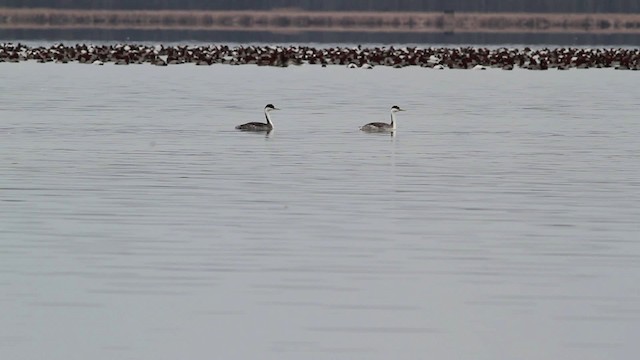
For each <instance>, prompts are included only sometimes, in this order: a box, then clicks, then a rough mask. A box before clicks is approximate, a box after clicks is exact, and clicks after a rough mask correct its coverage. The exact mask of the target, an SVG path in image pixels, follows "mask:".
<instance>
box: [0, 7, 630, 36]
mask: <svg viewBox="0 0 640 360" xmlns="http://www.w3.org/2000/svg"><path fill="white" fill-rule="evenodd" d="M0 29H137V30H139V29H145V30H154V29H158V30H220V31H223V30H224V31H229V30H232V31H268V32H304V31H307V32H313V31H316V32H346V31H351V32H408V33H421V32H422V33H436V32H444V33H467V32H478V33H593V34H640V14H550V13H458V12H456V13H454V12H446V13H442V12H318V11H299V10H288V9H282V10H274V11H171V10H136V11H128V10H58V9H21V8H0Z"/></svg>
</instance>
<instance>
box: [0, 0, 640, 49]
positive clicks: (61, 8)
mask: <svg viewBox="0 0 640 360" xmlns="http://www.w3.org/2000/svg"><path fill="white" fill-rule="evenodd" d="M639 35H640V2H639V1H637V0H609V1H596V0H511V1H503V0H481V1H476V0H450V1H449V0H447V1H445V0H387V1H352V2H345V1H341V0H322V1H319V0H219V1H206V0H186V1H185V0H139V1H128V0H98V1H91V0H4V1H2V5H0V39H2V40H4V41H17V40H45V41H65V40H85V41H87V40H90V41H154V42H185V41H207V42H210V41H213V42H231V43H251V42H269V43H278V42H280V43H291V42H294V43H309V42H314V43H418V44H420V43H422V44H425V43H430V44H549V45H628V46H633V45H638V44H640V36H639Z"/></svg>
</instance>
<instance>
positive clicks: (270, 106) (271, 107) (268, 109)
mask: <svg viewBox="0 0 640 360" xmlns="http://www.w3.org/2000/svg"><path fill="white" fill-rule="evenodd" d="M272 110H280V109H279V108H277V107H275V106H273V104H267V106H265V107H264V111H266V112H269V111H272Z"/></svg>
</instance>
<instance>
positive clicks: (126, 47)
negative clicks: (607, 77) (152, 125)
mask: <svg viewBox="0 0 640 360" xmlns="http://www.w3.org/2000/svg"><path fill="white" fill-rule="evenodd" d="M21 61H37V62H40V63H46V62H55V63H71V62H75V63H82V64H95V65H103V64H108V63H112V64H115V65H132V64H151V65H158V66H167V65H174V64H188V63H190V64H195V65H203V66H210V65H216V64H229V65H245V64H254V65H258V66H277V67H287V66H295V65H303V64H309V65H320V66H328V65H343V66H347V67H349V68H363V69H371V68H373V67H375V66H391V67H395V68H401V67H407V66H420V67H426V68H434V69H476V70H484V69H487V68H497V69H503V70H512V69H514V68H521V69H529V70H550V69H557V70H567V69H572V68H578V69H587V68H614V69H618V70H640V49H632V48H570V47H569V48H565V47H562V48H553V49H549V48H534V49H532V48H529V47H525V48H521V49H518V48H505V47H497V48H482V47H456V48H453V47H426V48H419V47H394V46H389V47H382V46H377V47H363V46H354V47H328V48H316V47H311V46H269V45H263V46H234V47H231V46H226V45H210V46H196V45H184V46H182V45H177V46H164V45H140V44H117V45H91V44H88V45H87V44H76V45H64V44H56V45H52V46H48V47H44V46H36V47H31V46H27V45H25V44H20V43H17V44H13V43H4V44H0V62H21Z"/></svg>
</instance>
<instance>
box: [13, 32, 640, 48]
mask: <svg viewBox="0 0 640 360" xmlns="http://www.w3.org/2000/svg"><path fill="white" fill-rule="evenodd" d="M0 39H4V40H3V41H5V42H6V41H12V42H17V41H23V42H24V41H40V40H45V41H56V42H59V41H64V42H86V41H87V39H93V41H106V42H113V41H120V42H148V41H153V42H160V43H167V42H181V43H184V42H185V41H197V42H206V43H256V42H258V43H281V44H291V43H320V44H381V43H382V44H394V45H397V44H421V45H423V46H425V44H426V45H427V46H428V45H432V46H434V45H442V44H445V45H469V44H475V45H504V44H527V45H546V46H606V47H611V46H638V45H640V37H639V36H638V35H637V34H597V33H589V32H586V33H566V34H559V33H549V34H547V33H375V32H371V33H363V32H264V31H262V32H256V31H175V30H157V29H154V30H93V29H75V30H64V29H46V30H28V29H27V30H24V29H0Z"/></svg>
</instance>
